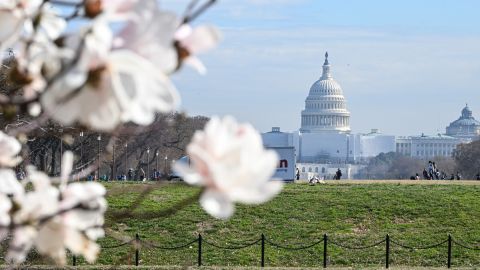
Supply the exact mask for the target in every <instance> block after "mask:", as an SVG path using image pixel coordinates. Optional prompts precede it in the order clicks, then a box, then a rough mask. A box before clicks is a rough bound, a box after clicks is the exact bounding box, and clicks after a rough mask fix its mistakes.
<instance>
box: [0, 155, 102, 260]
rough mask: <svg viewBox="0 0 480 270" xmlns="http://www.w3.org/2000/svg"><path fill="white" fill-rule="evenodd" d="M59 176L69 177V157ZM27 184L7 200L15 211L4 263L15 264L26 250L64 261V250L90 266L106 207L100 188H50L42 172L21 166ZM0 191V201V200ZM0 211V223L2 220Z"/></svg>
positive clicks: (83, 185) (85, 185) (88, 185)
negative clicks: (28, 184)
mask: <svg viewBox="0 0 480 270" xmlns="http://www.w3.org/2000/svg"><path fill="white" fill-rule="evenodd" d="M63 162H64V166H63V167H62V174H61V178H62V179H66V178H68V176H69V175H70V172H71V168H72V162H73V156H72V153H71V152H66V153H65V154H64V156H63ZM27 170H28V174H27V181H29V182H31V183H32V184H33V187H34V189H33V190H32V191H29V192H26V193H17V194H16V195H14V196H13V200H14V202H15V204H16V205H17V208H18V210H16V211H15V212H14V213H13V220H12V221H13V224H14V225H15V226H13V228H14V229H13V231H12V235H13V237H12V240H11V242H10V246H11V247H12V248H11V249H10V250H9V252H8V253H7V256H6V259H7V261H8V262H12V263H14V264H18V263H21V262H23V261H24V260H25V256H26V254H27V253H28V251H29V250H30V248H31V247H32V246H35V248H36V249H37V250H38V251H39V252H40V253H41V254H44V255H47V256H49V257H51V258H52V259H54V260H55V261H56V262H57V263H58V264H61V265H64V264H65V263H66V249H68V250H70V251H71V252H73V253H74V254H76V255H83V256H84V257H85V259H86V260H87V261H88V262H94V261H95V259H96V257H97V255H98V252H99V250H100V247H99V246H98V244H96V243H95V240H97V239H98V238H99V237H103V234H104V232H103V229H102V226H103V223H104V217H103V215H104V213H105V211H106V207H107V203H106V200H105V198H104V196H105V193H106V191H105V188H104V187H103V186H102V185H100V184H98V183H72V184H67V183H66V181H62V183H61V185H60V190H59V189H58V188H56V187H55V186H53V185H52V184H51V180H50V179H49V178H48V176H47V175H45V174H44V173H43V172H40V171H37V170H36V169H34V168H32V167H29V168H27ZM1 195H2V194H1V193H0V200H1V198H2V197H1ZM2 210H3V208H0V222H2V221H3V220H5V221H8V220H6V219H3V218H2V216H1V211H2Z"/></svg>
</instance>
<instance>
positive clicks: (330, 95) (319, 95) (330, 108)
mask: <svg viewBox="0 0 480 270" xmlns="http://www.w3.org/2000/svg"><path fill="white" fill-rule="evenodd" d="M301 116H302V121H301V128H300V132H302V133H318V132H322V133H324V132H335V133H350V112H349V111H348V110H347V107H346V104H345V97H344V96H343V91H342V88H341V87H340V85H339V84H338V83H337V82H336V81H335V80H334V79H333V77H332V73H331V71H330V64H329V62H328V52H327V53H325V62H324V63H323V74H322V76H321V77H320V79H318V80H317V81H316V82H315V83H314V84H313V85H312V87H310V92H309V94H308V97H307V99H306V100H305V109H304V110H303V111H302V115H301Z"/></svg>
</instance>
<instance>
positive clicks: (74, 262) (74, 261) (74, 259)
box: [72, 254, 77, 266]
mask: <svg viewBox="0 0 480 270" xmlns="http://www.w3.org/2000/svg"><path fill="white" fill-rule="evenodd" d="M72 265H73V266H77V256H75V254H73V256H72Z"/></svg>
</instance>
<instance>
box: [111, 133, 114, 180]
mask: <svg viewBox="0 0 480 270" xmlns="http://www.w3.org/2000/svg"><path fill="white" fill-rule="evenodd" d="M113 180H115V141H114V142H113V148H112V176H111V181H113Z"/></svg>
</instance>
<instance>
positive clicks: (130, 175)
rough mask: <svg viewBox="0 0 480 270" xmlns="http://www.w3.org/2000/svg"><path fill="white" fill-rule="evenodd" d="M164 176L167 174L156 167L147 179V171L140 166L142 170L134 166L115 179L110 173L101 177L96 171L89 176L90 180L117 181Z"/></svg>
mask: <svg viewBox="0 0 480 270" xmlns="http://www.w3.org/2000/svg"><path fill="white" fill-rule="evenodd" d="M162 177H165V178H166V176H165V175H162V173H161V172H160V171H157V170H156V169H154V170H153V173H151V175H150V177H149V178H148V179H147V177H146V173H145V171H144V170H143V169H141V168H140V170H137V171H135V170H134V169H133V168H130V169H128V171H127V173H126V174H123V173H122V174H119V175H117V176H116V177H115V179H110V178H109V176H108V175H106V174H104V175H101V176H100V177H99V178H97V174H96V173H92V174H90V175H88V176H87V180H88V181H96V180H100V181H110V180H117V181H146V180H154V181H157V180H160V179H161V178H162Z"/></svg>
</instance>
